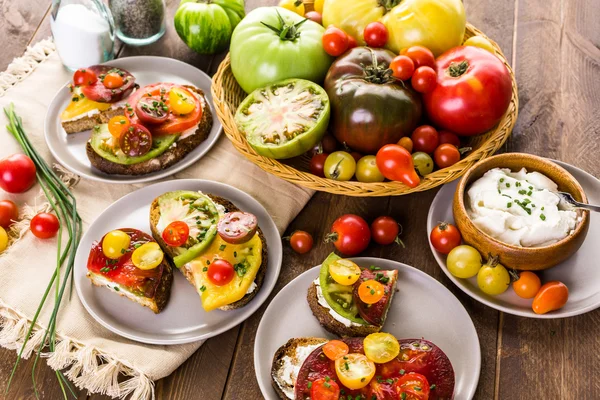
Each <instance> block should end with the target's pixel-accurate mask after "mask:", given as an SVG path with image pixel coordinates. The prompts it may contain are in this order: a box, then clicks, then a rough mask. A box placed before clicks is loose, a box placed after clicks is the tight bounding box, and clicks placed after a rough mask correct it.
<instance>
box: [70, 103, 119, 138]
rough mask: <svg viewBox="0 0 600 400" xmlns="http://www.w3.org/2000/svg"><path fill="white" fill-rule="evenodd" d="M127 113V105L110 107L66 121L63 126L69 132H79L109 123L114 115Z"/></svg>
mask: <svg viewBox="0 0 600 400" xmlns="http://www.w3.org/2000/svg"><path fill="white" fill-rule="evenodd" d="M117 115H125V107H117V108H109V109H108V110H106V111H101V112H99V113H98V114H94V115H90V116H87V115H86V116H85V117H81V118H78V119H75V120H72V121H65V122H63V123H62V127H63V129H64V130H65V132H67V133H77V132H83V131H89V130H90V129H94V127H95V126H96V125H100V124H107V123H108V121H109V120H110V119H111V118H112V117H116V116H117Z"/></svg>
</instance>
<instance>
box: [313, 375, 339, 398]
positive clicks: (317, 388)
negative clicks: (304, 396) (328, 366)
mask: <svg viewBox="0 0 600 400" xmlns="http://www.w3.org/2000/svg"><path fill="white" fill-rule="evenodd" d="M310 398H311V400H338V399H339V398H340V386H339V385H338V384H337V382H336V381H334V380H333V379H330V378H328V377H326V378H320V379H317V380H316V381H314V382H312V385H311V389H310Z"/></svg>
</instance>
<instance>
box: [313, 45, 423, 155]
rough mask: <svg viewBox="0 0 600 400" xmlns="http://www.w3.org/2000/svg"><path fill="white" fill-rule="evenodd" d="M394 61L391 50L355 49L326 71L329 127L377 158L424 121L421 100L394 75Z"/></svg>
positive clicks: (342, 137) (353, 147)
mask: <svg viewBox="0 0 600 400" xmlns="http://www.w3.org/2000/svg"><path fill="white" fill-rule="evenodd" d="M394 57H395V54H394V53H392V52H391V51H389V50H385V49H371V48H368V47H356V48H354V49H352V50H350V51H348V52H346V53H345V54H344V55H343V56H342V57H340V58H338V59H337V60H336V61H335V62H334V63H333V65H332V66H331V68H330V69H329V72H328V73H327V77H326V78H325V85H324V87H325V90H326V91H327V95H328V96H329V100H330V102H331V121H330V129H331V131H332V133H333V134H334V135H335V137H336V138H337V140H338V141H340V142H341V143H345V144H346V145H347V146H349V147H350V148H351V149H352V150H356V151H358V152H361V153H363V154H375V153H377V151H378V150H379V149H380V148H381V147H383V146H384V145H386V144H390V143H397V142H398V140H400V138H402V137H403V136H407V135H409V134H410V133H411V132H412V131H413V130H414V129H415V128H416V127H417V124H418V122H419V120H420V119H421V114H422V104H421V99H420V96H419V95H418V94H417V93H416V92H415V91H413V90H412V89H411V88H410V87H409V85H405V84H403V83H402V82H401V81H398V80H397V79H396V78H394V77H393V76H392V74H393V71H392V70H391V69H390V64H391V62H392V61H393V60H394Z"/></svg>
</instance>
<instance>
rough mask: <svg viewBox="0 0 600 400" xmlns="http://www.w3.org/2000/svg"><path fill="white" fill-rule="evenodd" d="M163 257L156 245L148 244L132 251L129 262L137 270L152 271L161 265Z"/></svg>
mask: <svg viewBox="0 0 600 400" xmlns="http://www.w3.org/2000/svg"><path fill="white" fill-rule="evenodd" d="M164 256H165V255H164V253H163V251H162V250H161V249H160V246H159V245H158V243H156V242H148V243H144V244H143V245H141V246H140V247H138V248H137V249H135V250H134V251H133V254H132V255H131V261H132V262H133V265H135V266H136V267H138V268H139V269H143V270H147V269H154V268H156V267H158V266H159V265H160V263H162V261H163V258H164Z"/></svg>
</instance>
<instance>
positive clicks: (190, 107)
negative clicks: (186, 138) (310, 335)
mask: <svg viewBox="0 0 600 400" xmlns="http://www.w3.org/2000/svg"><path fill="white" fill-rule="evenodd" d="M191 96H192V95H191V94H190V93H189V92H187V91H185V90H183V89H180V88H178V87H174V88H173V89H171V90H170V91H169V108H170V109H171V111H173V112H174V113H177V114H181V115H185V114H189V113H191V112H192V111H194V108H196V102H195V101H194V99H193V98H192V97H191Z"/></svg>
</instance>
